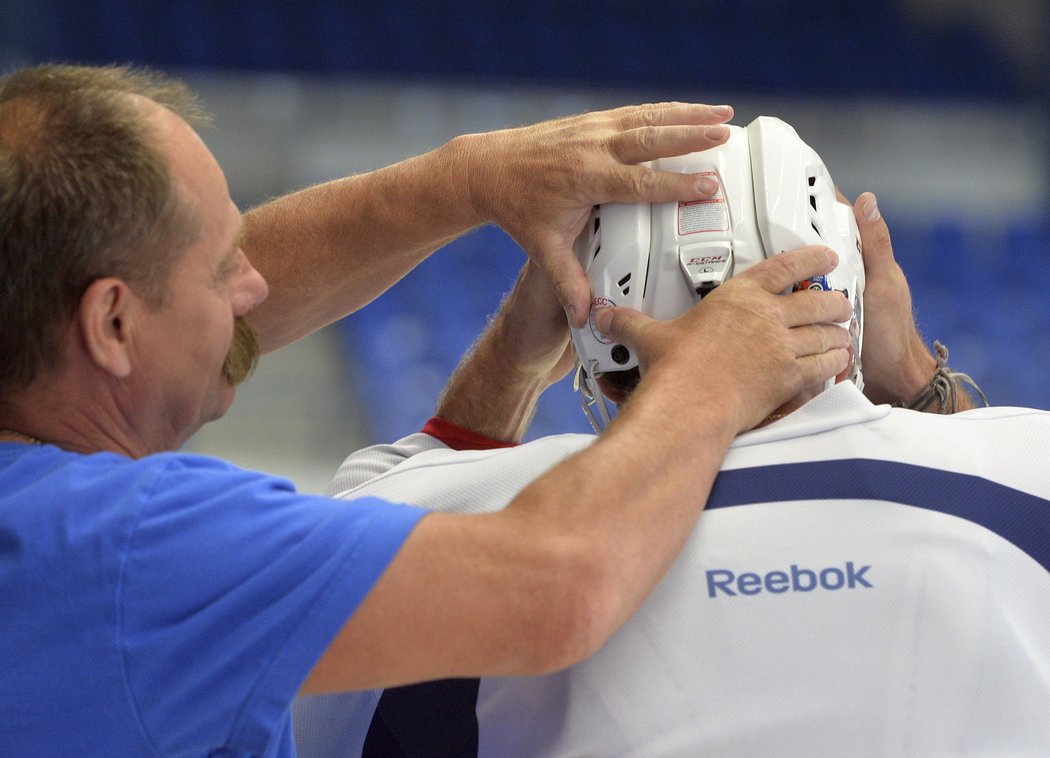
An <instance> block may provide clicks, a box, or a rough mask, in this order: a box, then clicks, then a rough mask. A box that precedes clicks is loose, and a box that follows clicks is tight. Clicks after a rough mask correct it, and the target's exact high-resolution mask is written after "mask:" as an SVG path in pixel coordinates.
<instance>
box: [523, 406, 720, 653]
mask: <svg viewBox="0 0 1050 758" xmlns="http://www.w3.org/2000/svg"><path fill="white" fill-rule="evenodd" d="M668 390H669V391H668V392H659V393H655V392H654V393H651V394H649V395H647V396H641V395H637V396H636V397H634V398H632V400H631V401H630V402H629V403H627V405H626V406H624V408H623V411H622V413H621V414H620V416H619V417H618V418H617V420H616V422H614V423H613V424H612V425H611V426H610V427H609V429H607V430H606V432H605V433H604V434H603V435H602V436H601V437H600V438H599V439H598V440H597V441H596V442H595V444H594V445H593V446H592V447H591V448H589V449H587V450H585V451H583V452H581V453H580V454H579V455H577V456H576V457H574V458H573V459H571V460H570V461H569V462H567V463H566V464H563V465H561V466H560V467H558V468H555V469H554V470H552V471H551V472H549V473H548V475H546V476H545V477H543V478H542V479H540V480H538V481H537V482H535V483H534V484H533V485H532V486H530V487H529V488H528V489H526V490H525V491H523V492H522V493H521V494H520V495H519V496H518V498H517V499H516V500H515V501H514V502H512V504H511V505H510V506H509V507H508V509H507V511H508V515H511V516H513V515H514V514H515V511H516V510H518V511H520V513H519V514H518V515H519V516H520V515H521V513H525V514H528V516H529V518H527V519H522V521H524V522H525V523H526V524H528V526H531V527H532V528H533V529H534V530H535V531H537V532H540V531H542V532H543V533H544V534H545V535H546V536H545V537H543V538H542V540H543V541H545V542H553V543H555V544H557V543H558V542H561V543H569V544H570V545H574V546H575V547H576V553H577V556H576V560H575V561H570V565H574V566H575V568H574V571H575V573H576V574H577V578H575V579H574V580H573V581H574V582H577V583H579V584H580V585H582V586H583V587H586V590H585V592H586V595H585V596H582V597H579V598H577V599H576V600H575V602H574V603H573V604H570V607H573V608H574V612H573V615H574V616H578V617H580V618H584V619H586V623H587V628H586V629H585V630H580V631H579V632H578V633H577V634H576V635H575V636H574V638H573V641H574V644H575V647H572V648H570V649H566V650H564V651H563V655H564V658H563V659H562V660H560V661H559V660H554V661H552V662H551V663H550V665H551V666H552V667H553V668H557V667H560V666H561V665H568V664H570V663H573V662H575V661H576V660H579V659H581V658H583V657H586V656H588V655H590V654H591V653H593V652H594V651H595V650H596V649H597V648H598V647H599V646H600V645H601V644H603V643H604V641H605V640H606V639H607V638H608V636H609V635H610V634H612V632H614V631H615V630H616V629H617V628H618V627H619V626H620V625H621V624H622V623H623V622H624V621H625V620H626V619H627V618H628V617H629V616H630V615H631V614H632V613H633V612H634V611H635V610H637V608H638V607H639V606H640V605H641V603H642V602H643V601H644V599H645V598H646V597H647V596H648V594H649V593H650V592H651V591H652V589H653V588H654V587H655V585H656V584H657V583H658V582H659V580H660V578H661V577H662V576H663V575H664V573H665V572H666V570H667V568H668V567H669V566H670V564H671V563H672V562H673V560H674V558H675V557H676V556H677V555H678V553H679V552H680V550H681V548H682V546H683V545H684V543H685V541H686V540H687V539H688V537H689V535H690V534H691V533H692V531H693V529H694V527H695V525H696V522H697V519H698V517H699V515H700V513H701V511H702V510H703V508H704V505H705V504H706V502H707V499H708V496H709V494H710V491H711V487H712V486H713V484H714V481H715V479H716V477H717V475H718V472H719V467H720V464H721V461H722V459H723V457H724V455H725V453H726V451H727V450H728V448H729V445H730V444H731V442H732V440H733V437H734V432H735V429H734V427H733V426H732V425H731V424H730V423H728V422H727V420H726V416H725V414H720V413H719V411H718V410H717V409H715V408H708V409H705V410H703V411H701V412H690V413H687V414H682V413H679V412H678V410H679V408H680V398H677V397H676V393H675V392H674V391H673V390H671V388H668ZM711 405H712V406H713V405H715V403H712V404H711ZM520 531H521V532H522V533H523V535H527V534H529V531H530V530H529V529H528V528H522V529H521V530H520ZM577 623H579V619H578V618H569V619H566V618H555V619H553V620H552V624H553V625H554V626H553V627H552V628H551V629H549V630H547V631H548V632H549V634H550V637H551V638H552V639H557V633H558V629H557V628H556V627H557V626H566V627H567V626H570V625H573V624H577Z"/></svg>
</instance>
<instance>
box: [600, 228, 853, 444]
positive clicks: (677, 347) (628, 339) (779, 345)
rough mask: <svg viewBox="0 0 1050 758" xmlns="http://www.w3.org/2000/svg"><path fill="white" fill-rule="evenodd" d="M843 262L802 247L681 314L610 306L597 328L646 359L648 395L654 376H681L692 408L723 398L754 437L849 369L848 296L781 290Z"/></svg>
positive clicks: (822, 251)
mask: <svg viewBox="0 0 1050 758" xmlns="http://www.w3.org/2000/svg"><path fill="white" fill-rule="evenodd" d="M837 262H838V257H837V255H836V254H835V253H834V251H832V250H830V249H829V248H825V247H815V246H814V247H806V248H802V249H801V250H797V251H792V252H787V253H783V254H781V255H777V256H774V257H773V258H770V259H768V260H765V261H763V262H761V263H758V264H756V265H755V266H753V267H752V268H751V269H749V270H748V271H745V272H744V273H742V274H740V275H739V276H736V277H733V278H732V279H731V280H729V281H728V282H726V283H725V284H724V285H722V286H721V287H719V288H718V289H717V290H716V291H714V292H712V293H711V295H709V296H708V297H706V298H704V300H703V301H702V302H701V303H699V304H698V305H696V306H694V307H693V308H691V309H690V310H688V311H687V312H685V313H684V314H682V315H681V316H679V317H678V318H675V319H672V320H669V321H658V320H654V319H651V318H649V317H647V316H645V315H643V314H641V313H639V312H638V311H634V310H630V309H627V308H607V309H604V310H603V311H601V312H600V313H599V314H598V315H597V316H596V321H597V324H596V325H597V327H598V328H599V329H600V330H601V331H602V332H603V333H605V334H607V335H609V336H610V337H611V338H613V339H615V340H616V341H617V342H620V343H623V344H625V345H627V346H628V347H629V348H631V349H632V350H634V351H635V352H636V354H637V355H638V357H639V366H640V368H641V370H642V383H641V385H640V386H639V392H641V391H642V388H643V387H644V386H645V384H646V381H647V378H648V377H649V376H652V375H655V374H657V373H660V374H661V376H662V377H663V380H662V381H664V382H667V381H668V378H667V377H668V372H674V374H673V376H674V380H673V381H674V383H675V384H676V385H677V388H678V392H680V394H681V397H682V406H683V412H687V410H688V406H689V405H690V404H689V402H688V401H689V399H690V398H693V399H705V400H711V401H717V402H719V403H721V404H723V405H724V406H725V407H728V408H729V409H731V412H732V414H733V418H734V420H735V423H736V428H737V431H738V432H740V431H744V430H746V429H750V428H752V427H754V426H755V425H756V424H758V423H759V422H761V421H762V419H764V418H765V417H766V416H767V415H768V414H769V413H771V412H772V411H773V410H774V409H776V408H778V407H780V406H781V405H782V404H784V403H786V402H787V401H789V400H791V399H792V398H794V397H795V396H797V395H798V394H799V393H801V392H802V391H803V390H806V389H807V388H810V387H813V386H815V385H820V384H822V383H823V382H825V381H826V380H828V379H830V378H831V377H833V376H835V375H836V374H838V373H839V372H841V371H842V370H843V369H844V368H845V366H846V364H847V361H848V351H847V347H848V346H849V344H850V337H849V333H848V331H847V330H846V329H843V328H842V327H839V326H836V325H835V323H836V322H843V321H847V320H848V319H849V317H850V305H849V303H848V301H847V300H846V298H845V297H843V296H842V294H841V293H838V292H821V291H816V290H802V291H799V292H794V293H792V294H789V295H782V294H780V293H782V292H783V291H784V290H785V289H787V288H788V287H790V286H791V285H792V284H793V283H795V282H798V281H802V280H803V279H807V278H809V277H813V276H820V275H822V274H827V273H828V272H829V271H831V270H832V269H833V268H834V267H835V265H836V263H837Z"/></svg>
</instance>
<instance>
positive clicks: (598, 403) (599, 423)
mask: <svg viewBox="0 0 1050 758" xmlns="http://www.w3.org/2000/svg"><path fill="white" fill-rule="evenodd" d="M596 365H597V361H591V366H590V369H591V370H590V371H588V370H587V369H586V368H584V366H583V364H582V363H581V362H580V358H579V356H577V357H576V368H575V369H573V375H572V389H573V391H574V392H579V393H580V407H581V408H583V415H584V416H586V417H587V420H588V421H589V422H590V424H591V428H592V429H594V433H595V434H601V433H602V432H603V431H604V430H605V427H607V426H608V425H609V424H611V423H612V414H611V413H610V412H609V405H608V403H607V402H606V400H605V395H604V394H603V393H602V391H601V388H600V387H599V386H598V379H597V377H596V374H597V371H596V370H595V368H596ZM595 410H597V414H595Z"/></svg>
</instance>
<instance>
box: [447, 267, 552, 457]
mask: <svg viewBox="0 0 1050 758" xmlns="http://www.w3.org/2000/svg"><path fill="white" fill-rule="evenodd" d="M571 367H572V351H571V349H570V348H569V330H568V324H567V322H566V320H565V313H564V311H562V309H561V307H560V306H559V304H558V300H557V298H556V297H555V295H554V290H553V289H552V287H551V286H550V284H549V282H548V281H547V278H546V277H545V275H544V274H543V272H542V271H540V270H539V267H538V266H537V265H536V264H534V263H531V262H530V263H527V264H526V265H525V266H524V267H523V268H522V270H521V272H520V273H519V275H518V279H517V282H516V283H515V285H514V288H513V289H512V290H511V292H510V293H509V294H508V295H507V296H506V297H505V298H504V300H503V303H502V304H501V306H500V309H499V311H498V312H497V313H496V315H495V316H494V317H493V318H492V320H491V321H489V323H488V325H487V326H486V328H485V330H484V331H483V332H482V334H481V336H480V337H479V338H478V340H477V342H475V343H474V345H473V347H471V349H470V350H469V351H468V352H467V353H466V354H465V355H464V356H463V359H462V360H461V361H460V363H459V365H458V366H457V368H456V370H455V371H454V372H453V373H452V376H451V377H450V378H449V381H448V384H447V385H446V386H445V389H444V391H443V392H442V395H441V398H440V400H439V401H438V405H437V410H436V412H435V414H436V415H437V416H438V417H439V418H441V419H443V420H445V421H448V422H450V423H452V424H455V425H456V426H459V427H462V428H463V429H466V430H469V431H470V432H473V433H474V434H478V435H481V436H483V437H487V438H489V439H493V440H500V441H503V442H520V441H521V439H522V437H524V435H525V432H526V431H527V430H528V426H529V423H530V422H531V420H532V416H533V413H534V412H535V410H536V402H537V401H538V400H539V398H540V395H541V394H542V393H543V391H544V390H546V389H547V388H548V387H549V386H550V385H551V384H553V383H554V382H556V381H558V380H559V379H562V378H563V377H564V376H565V374H566V373H567V372H568V371H569V369H570V368H571Z"/></svg>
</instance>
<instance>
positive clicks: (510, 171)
mask: <svg viewBox="0 0 1050 758" xmlns="http://www.w3.org/2000/svg"><path fill="white" fill-rule="evenodd" d="M731 117H732V109H730V108H728V107H727V106H720V107H714V108H713V107H710V106H706V105H690V104H684V103H661V104H656V105H640V106H629V107H624V108H618V109H615V110H610V111H602V112H598V113H588V114H584V115H581V116H571V117H567V118H562V119H556V120H553V121H545V122H542V123H540V124H535V125H532V126H527V127H520V128H515V129H505V130H502V131H495V132H487V133H482V134H469V135H464V136H461V137H457V138H455V139H453V140H451V141H450V142H448V143H447V144H445V145H444V146H442V147H439V148H438V149H436V150H433V151H431V152H429V153H425V154H423V155H420V156H416V157H414V158H410V159H408V160H405V161H402V162H400V163H397V164H394V165H393V166H389V167H386V168H383V169H379V170H377V171H372V172H369V173H365V174H361V175H358V176H352V177H348V178H345V179H338V180H335V181H332V182H328V183H325V184H321V185H318V186H315V187H311V188H309V189H305V190H302V191H300V192H296V193H293V194H290V195H287V196H284V197H281V198H278V199H277V200H274V201H272V202H269V203H266V204H264V205H262V206H260V207H258V208H256V209H254V210H252V211H251V212H249V213H247V214H246V216H245V223H246V231H247V234H246V239H245V244H244V250H245V252H246V254H247V255H248V257H249V259H250V260H251V261H252V264H253V265H254V266H255V267H256V268H258V269H259V271H261V272H262V274H263V275H264V276H265V277H266V279H267V281H268V282H269V284H270V297H269V299H268V300H267V301H266V302H265V303H263V304H262V305H261V306H260V307H258V308H257V309H256V310H254V311H253V312H252V314H251V316H250V320H251V323H252V325H253V327H255V329H256V332H257V333H258V335H259V340H260V345H261V346H262V348H263V350H264V351H270V350H275V349H277V348H279V347H281V346H283V345H286V344H288V343H289V342H292V341H294V340H295V339H297V338H299V337H302V336H304V335H306V334H309V333H310V332H313V331H314V330H316V329H319V328H320V327H322V326H324V325H326V324H329V323H331V322H333V321H335V320H337V319H339V318H341V317H342V316H345V315H346V314H348V313H350V312H352V311H354V310H356V309H358V308H360V307H362V306H363V305H365V304H367V303H368V302H370V301H371V300H373V299H374V298H375V297H377V296H378V295H379V294H380V293H382V292H383V291H384V290H386V289H387V288H388V287H389V286H391V285H392V284H393V283H394V282H396V281H397V280H398V279H400V278H401V277H402V276H404V275H405V274H406V273H407V272H408V271H410V270H411V269H412V268H413V267H414V266H416V265H417V264H418V263H419V262H420V261H422V260H424V259H425V258H426V257H427V256H428V255H430V254H431V253H432V252H434V250H436V249H437V248H439V247H440V246H442V245H444V244H445V243H447V242H449V241H451V240H453V239H455V238H456V237H458V236H460V235H461V234H463V233H464V232H466V231H468V230H470V229H472V228H474V227H476V226H479V225H482V224H486V223H494V224H498V225H499V226H501V227H502V228H503V229H504V230H506V231H507V232H508V233H509V234H510V235H511V236H512V237H513V238H514V239H515V240H516V241H517V242H518V243H519V244H520V245H521V246H522V247H523V248H524V250H525V251H526V253H527V254H528V255H529V256H530V258H532V259H533V260H535V261H536V262H537V263H538V264H539V265H540V267H541V269H543V270H544V271H545V272H546V273H547V275H548V276H549V277H550V278H551V281H552V282H553V283H554V285H555V291H556V293H557V296H558V299H559V301H560V302H561V303H562V305H563V307H565V308H566V309H567V310H568V311H570V312H571V313H572V314H573V317H574V319H575V323H577V324H581V323H582V321H583V319H584V318H585V317H586V312H587V306H588V302H589V292H588V288H587V280H586V277H585V276H584V274H583V271H582V269H581V268H580V266H579V264H578V263H577V261H576V259H575V257H574V256H573V254H572V242H573V240H574V239H575V238H576V235H577V234H578V233H579V231H580V229H582V227H583V224H584V222H585V220H586V218H587V216H588V214H589V213H590V209H591V207H592V206H593V205H595V204H598V203H603V202H666V201H670V200H693V199H699V198H701V197H706V196H708V195H709V194H711V192H713V191H714V190H715V189H716V187H715V186H713V184H711V183H710V182H709V180H705V179H700V180H698V179H697V178H696V177H692V176H688V175H685V174H675V173H668V172H660V171H654V170H652V169H649V168H646V167H644V166H641V165H639V164H641V163H643V162H645V161H649V160H653V159H655V158H659V157H664V156H673V155H682V154H685V153H689V152H694V151H697V150H704V149H706V148H709V147H713V146H715V145H718V144H721V143H723V142H724V141H725V140H726V139H727V138H728V130H727V129H726V128H725V127H722V126H720V124H722V123H724V122H725V121H728V120H729V119H730V118H731Z"/></svg>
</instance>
